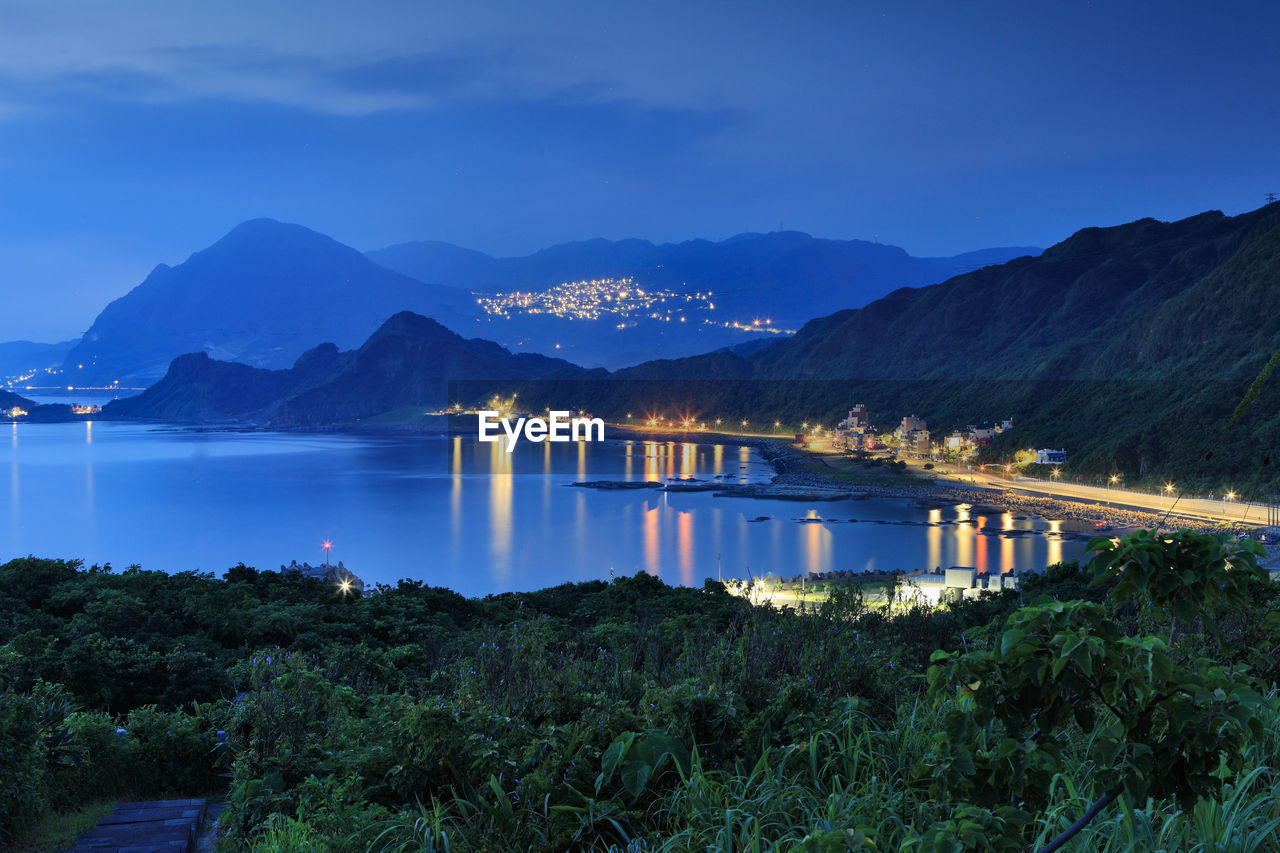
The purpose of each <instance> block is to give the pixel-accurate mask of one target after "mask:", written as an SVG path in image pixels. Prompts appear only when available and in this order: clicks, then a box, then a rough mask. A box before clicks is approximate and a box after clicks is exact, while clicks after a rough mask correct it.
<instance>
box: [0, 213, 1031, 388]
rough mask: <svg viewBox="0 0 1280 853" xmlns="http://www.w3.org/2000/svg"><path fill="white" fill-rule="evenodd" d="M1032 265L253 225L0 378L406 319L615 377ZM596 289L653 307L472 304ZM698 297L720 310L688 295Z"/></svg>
mask: <svg viewBox="0 0 1280 853" xmlns="http://www.w3.org/2000/svg"><path fill="white" fill-rule="evenodd" d="M1028 251H1030V252H1034V251H1036V250H1034V249H1024V248H1013V249H987V250H982V251H979V252H972V253H968V254H965V255H959V256H956V257H955V258H913V257H911V256H909V255H907V254H906V252H904V251H903V250H901V249H898V248H895V247H892V246H883V245H879V244H875V243H868V242H865V241H858V240H852V241H833V240H819V239H815V238H812V237H809V236H808V235H805V234H799V233H796V232H782V233H777V234H744V235H740V236H738V237H735V238H732V239H730V240H726V241H723V242H720V243H712V242H709V241H706V240H694V241H690V242H686V243H680V244H666V245H654V244H652V243H648V242H646V241H642V240H623V241H620V242H609V241H605V240H591V241H586V242H581V243H567V244H563V245H560V246H554V247H551V248H549V249H545V250H543V251H541V252H536V253H534V254H533V255H529V256H528V257H524V258H502V259H497V258H492V257H489V256H487V255H484V254H482V253H479V252H473V251H470V250H467V249H461V248H459V247H456V246H450V245H448V244H443V243H415V244H405V245H401V246H395V247H391V248H388V249H385V250H381V251H378V252H372V253H369V255H363V254H361V253H360V252H358V251H356V250H355V249H352V248H350V247H348V246H344V245H342V244H341V243H338V242H337V241H335V240H332V239H331V238H329V237H326V236H324V235H322V234H319V233H317V232H315V231H312V230H310V229H307V228H305V227H303V226H300V225H290V224H284V223H280V222H275V221H273V220H270V219H256V220H251V221H249V222H245V223H243V224H241V225H239V226H237V227H236V228H234V229H233V230H232V231H231V232H230V233H228V234H227V235H226V236H225V237H223V238H222V239H221V240H219V241H217V242H216V243H214V244H213V245H212V246H210V247H209V248H207V249H205V250H203V251H200V252H197V253H195V254H193V255H192V256H191V257H190V258H188V259H187V260H186V261H185V262H183V263H182V264H179V265H177V266H175V267H169V266H166V265H164V264H161V265H160V266H158V267H156V269H155V270H154V271H153V272H152V273H151V274H150V275H149V276H148V277H147V278H146V280H145V281H143V282H142V283H141V284H140V285H138V286H137V287H135V288H133V289H132V290H131V291H129V292H128V293H127V294H125V295H124V296H121V297H120V298H119V299H116V300H115V301H113V302H112V303H111V304H109V305H108V306H107V307H106V308H105V309H104V310H103V311H102V313H101V314H100V315H99V316H98V317H97V319H96V320H95V321H94V323H93V325H92V326H91V327H90V329H89V330H88V332H87V333H86V334H85V335H84V337H83V338H82V339H81V340H79V341H78V342H74V345H73V346H70V348H69V352H68V351H67V345H66V344H63V345H44V344H34V345H33V344H25V343H23V344H8V345H0V368H6V367H7V369H6V370H4V371H3V373H2V374H0V375H14V374H18V373H21V372H25V371H27V370H28V369H30V368H33V367H48V366H52V365H56V364H59V363H61V365H62V367H63V369H64V375H63V376H62V377H61V378H60V380H59V382H58V383H57V384H66V385H72V384H74V385H77V386H85V385H107V384H110V383H112V382H117V381H118V382H119V383H120V384H121V385H124V386H131V385H132V386H145V385H148V384H150V383H151V382H153V381H155V380H156V379H157V378H159V377H160V376H162V375H163V374H164V372H165V370H166V368H167V367H168V364H169V362H170V360H172V359H173V358H174V357H176V356H178V355H182V354H184V353H189V352H205V353H207V354H208V355H209V356H210V357H212V358H215V359H219V360H230V361H238V362H241V363H244V364H247V365H250V366H254V367H262V368H268V369H279V368H284V367H288V366H290V365H292V364H293V362H294V360H296V359H297V357H298V356H299V355H300V354H301V353H303V352H305V351H306V350H308V349H310V348H312V347H314V346H316V345H317V344H319V343H322V342H331V343H334V344H335V345H337V346H338V347H340V348H352V347H356V346H358V345H359V344H360V343H361V342H362V341H364V340H365V338H367V337H368V336H369V335H370V334H371V333H372V332H373V331H374V330H375V329H376V328H377V327H378V326H379V324H380V323H382V322H383V321H384V320H386V318H387V317H389V316H391V315H392V314H395V313H397V312H399V311H404V310H410V311H415V312H417V313H420V314H424V315H427V316H430V317H433V318H434V319H436V320H437V321H438V322H440V323H442V324H444V325H445V326H447V327H449V328H451V329H453V330H455V331H457V332H459V333H461V334H463V335H464V336H467V337H472V336H481V337H485V338H488V339H491V340H495V341H497V342H499V343H501V344H503V345H505V346H508V347H510V348H511V349H513V350H516V351H522V352H543V353H548V354H554V355H557V356H564V357H567V358H570V359H571V360H575V361H579V362H581V363H583V364H587V365H608V366H611V367H620V366H625V365H628V364H634V363H637V362H639V361H643V360H646V359H650V358H653V357H655V356H668V357H681V356H686V355H691V354H695V353H700V352H707V351H711V350H714V349H717V348H720V347H725V346H732V345H736V344H742V343H752V342H759V341H760V340H763V339H767V338H769V337H772V336H771V335H765V334H761V333H753V332H746V331H742V330H735V329H733V328H726V326H725V324H726V323H727V322H732V321H735V320H737V321H742V322H747V323H749V322H751V321H752V320H753V319H755V318H757V317H759V316H760V315H764V319H767V320H772V321H773V326H774V327H785V326H786V325H788V324H790V325H791V326H792V327H798V326H799V325H800V323H801V322H803V321H804V320H806V319H809V318H810V317H813V316H818V315H820V314H824V313H827V312H829V311H830V310H832V309H833V308H836V307H847V306H856V305H861V304H863V303H865V302H866V301H869V300H870V299H872V298H874V297H876V296H879V295H882V294H883V293H885V292H888V291H889V290H891V289H893V288H894V287H897V286H900V285H905V284H924V283H930V282H933V281H938V280H941V279H943V278H945V277H947V276H948V275H950V274H953V273H954V272H957V271H961V270H966V269H971V268H973V267H974V266H978V265H982V264H985V263H992V262H997V261H1002V260H1006V259H1008V258H1010V257H1014V256H1016V255H1020V254H1025V253H1026V252H1028ZM375 261H376V263H375ZM397 270H399V271H397ZM604 277H612V278H622V277H631V278H633V279H634V281H633V283H632V284H631V285H630V288H631V290H632V291H633V292H635V291H637V290H639V289H643V290H646V291H648V292H649V293H650V294H651V295H654V294H659V295H662V297H663V298H661V299H654V298H653V297H652V296H651V297H650V299H651V301H653V302H654V304H653V305H652V306H651V307H649V308H646V309H644V310H643V311H635V312H632V313H631V314H628V315H626V316H622V315H620V314H616V313H611V312H613V311H614V310H615V309H616V308H617V306H618V302H617V301H616V300H615V301H613V302H608V301H607V300H608V299H609V297H608V296H607V295H606V297H605V299H606V301H604V302H601V303H599V305H600V306H602V307H603V309H604V310H603V313H599V312H598V313H599V316H591V317H589V318H586V315H590V314H592V312H593V311H595V310H596V306H587V308H586V309H582V306H581V304H579V305H578V306H577V308H572V306H571V310H570V309H566V311H565V312H563V313H564V315H563V316H558V315H556V314H552V313H547V312H542V313H528V312H523V311H521V310H519V309H516V310H511V311H507V312H506V313H504V314H500V315H499V314H493V313H489V312H486V311H485V310H484V309H483V308H482V307H481V306H480V305H479V304H478V303H477V300H476V295H475V293H476V292H480V293H491V292H494V291H502V292H507V293H510V292H512V291H522V292H534V291H541V290H545V289H547V288H551V287H554V286H556V285H559V284H560V283H562V282H573V281H580V280H583V279H591V278H604ZM698 291H703V292H706V291H715V295H714V297H706V298H702V299H701V300H698V299H693V298H692V297H688V298H686V296H685V295H686V294H690V293H695V292H698ZM557 298H558V297H557ZM580 301H581V300H579V302H580ZM570 314H572V315H574V316H573V318H572V319H571V318H570V316H568V315H570ZM651 315H654V316H651ZM7 356H12V357H11V358H8V357H7Z"/></svg>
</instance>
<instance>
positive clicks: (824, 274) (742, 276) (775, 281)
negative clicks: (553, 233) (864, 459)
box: [368, 231, 1040, 327]
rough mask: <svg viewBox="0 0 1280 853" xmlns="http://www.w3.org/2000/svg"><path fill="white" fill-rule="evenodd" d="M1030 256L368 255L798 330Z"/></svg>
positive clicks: (423, 246)
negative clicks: (594, 285) (700, 296)
mask: <svg viewBox="0 0 1280 853" xmlns="http://www.w3.org/2000/svg"><path fill="white" fill-rule="evenodd" d="M1039 253H1040V249H1038V248H1034V247H1029V246H1015V247H1005V248H995V249H982V250H980V251H976V252H966V253H965V254H962V255H955V256H953V257H945V258H916V257H912V256H911V255H908V254H907V253H906V251H904V250H903V249H900V248H898V247H897V246H886V245H883V244H881V243H870V242H867V241H866V240H824V239H820V238H817V237H811V236H810V235H808V234H804V233H802V232H799V231H777V232H773V233H770V234H756V233H745V234H739V235H737V236H736V237H730V238H729V239H727V240H722V241H720V242H712V241H710V240H688V241H686V242H683V243H663V244H655V243H650V242H649V241H648V240H619V241H610V240H602V239H597V240H586V241H579V242H573V243H562V244H559V245H556V246H551V247H550V248H547V249H543V250H541V251H538V252H534V253H533V254H532V255H527V256H524V257H514V258H494V257H490V256H489V255H486V254H483V253H481V252H474V251H471V250H468V249H459V248H458V247H457V246H451V245H449V244H448V243H440V242H434V241H427V242H421V243H401V244H399V245H396V246H390V247H388V248H386V249H380V250H378V251H374V252H369V253H368V254H369V257H370V258H372V259H373V260H374V261H376V262H377V263H379V264H381V265H383V266H385V267H387V268H389V269H393V270H397V271H398V272H402V273H404V274H405V275H408V276H412V277H413V278H416V279H418V280H419V281H429V282H433V283H436V284H444V285H450V286H453V287H461V288H465V289H467V290H475V291H484V292H493V291H510V290H531V289H539V288H545V287H550V286H553V285H556V284H559V283H561V282H570V281H577V280H580V279H596V278H621V277H632V278H634V279H636V281H637V282H639V283H640V284H641V286H644V287H647V288H650V289H658V288H665V289H670V290H673V291H676V292H679V293H693V292H706V291H710V292H712V293H714V294H715V297H716V302H717V303H720V304H722V306H723V310H724V311H727V312H730V313H732V314H733V315H734V319H738V320H745V321H750V320H752V319H754V318H757V317H761V318H762V317H768V318H771V319H772V320H773V321H774V324H775V325H780V326H790V327H799V326H800V324H802V323H804V322H805V321H806V320H809V319H811V318H813V317H815V316H818V315H820V314H823V313H827V312H830V311H831V310H832V309H833V308H845V307H860V306H862V305H865V304H866V303H868V302H870V301H871V300H873V299H876V298H878V297H880V296H883V295H884V294H886V293H888V292H889V291H891V290H894V289H895V288H898V287H903V286H918V285H922V284H933V283H935V282H940V281H943V280H945V279H948V278H951V277H952V276H955V275H959V274H960V273H964V272H970V271H972V270H975V269H979V268H981V267H985V266H990V265H992V264H1000V263H1004V262H1005V261H1008V260H1010V259H1011V258H1016V257H1020V256H1023V255H1038V254H1039Z"/></svg>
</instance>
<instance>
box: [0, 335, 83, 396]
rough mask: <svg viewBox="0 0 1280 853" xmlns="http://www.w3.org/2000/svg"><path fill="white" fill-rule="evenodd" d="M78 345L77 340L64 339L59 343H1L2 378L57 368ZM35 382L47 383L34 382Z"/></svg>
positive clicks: (37, 383) (0, 364)
mask: <svg viewBox="0 0 1280 853" xmlns="http://www.w3.org/2000/svg"><path fill="white" fill-rule="evenodd" d="M75 345H76V342H75V341H63V342H62V343H57V344H41V343H35V342H33V341H9V342H7V343H0V379H2V378H4V377H12V378H15V379H16V378H17V377H19V376H26V375H28V374H32V373H37V372H41V371H44V370H45V369H46V368H52V369H56V368H58V367H59V366H61V364H62V361H63V359H64V358H66V357H67V353H68V352H70V351H71V348H72V347H73V346H75ZM34 379H35V377H32V382H33V384H36V385H40V384H45V383H41V382H34Z"/></svg>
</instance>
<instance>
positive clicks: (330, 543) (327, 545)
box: [323, 542, 333, 551]
mask: <svg viewBox="0 0 1280 853" xmlns="http://www.w3.org/2000/svg"><path fill="white" fill-rule="evenodd" d="M323 547H324V549H325V550H326V551H328V550H329V549H330V548H332V547H333V543H332V542H326V543H324V546H323Z"/></svg>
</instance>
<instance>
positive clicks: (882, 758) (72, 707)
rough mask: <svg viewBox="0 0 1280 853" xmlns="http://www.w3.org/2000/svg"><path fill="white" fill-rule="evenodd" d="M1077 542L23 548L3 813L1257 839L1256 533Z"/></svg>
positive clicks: (532, 833) (582, 833) (460, 839)
mask: <svg viewBox="0 0 1280 853" xmlns="http://www.w3.org/2000/svg"><path fill="white" fill-rule="evenodd" d="M1092 548H1093V549H1094V550H1096V552H1097V556H1096V558H1095V559H1094V560H1093V561H1092V562H1091V563H1090V564H1089V565H1087V566H1084V567H1080V566H1078V565H1076V564H1075V563H1069V564H1060V565H1058V566H1055V567H1052V568H1051V569H1050V570H1049V571H1048V572H1046V573H1045V575H1043V576H1040V577H1036V578H1031V579H1029V580H1027V581H1026V582H1025V583H1024V585H1023V588H1022V589H1021V590H1019V591H1004V592H1002V593H998V594H993V593H987V594H984V595H983V597H981V598H979V599H970V600H965V601H963V602H960V603H956V604H952V605H947V606H945V607H942V608H937V609H922V608H918V607H913V608H894V609H892V610H888V609H884V608H871V607H867V606H865V605H864V602H863V600H862V598H861V595H860V592H859V590H858V588H857V587H856V586H854V585H849V586H841V587H835V588H833V589H832V590H831V594H830V596H829V598H827V600H826V601H824V602H823V603H821V604H820V605H817V606H808V607H806V608H803V609H799V610H792V609H786V610H782V609H775V608H772V607H768V606H759V607H756V606H752V605H750V604H749V603H748V602H746V601H745V600H743V599H742V598H740V597H737V596H734V595H730V594H728V593H727V592H726V590H725V588H724V587H723V586H722V585H720V584H718V583H715V582H712V581H708V582H707V584H706V586H705V587H704V588H702V589H689V588H672V587H667V586H665V585H664V584H663V583H662V582H661V581H659V580H657V579H654V578H652V577H649V576H647V575H644V574H640V575H636V576H635V577H631V578H623V579H620V580H617V581H615V582H613V583H605V582H590V583H585V584H568V585H564V586H560V587H555V588H552V589H546V590H541V591H538V592H530V593H520V594H505V595H498V596H490V597H487V598H484V599H465V598H462V597H461V596H458V595H456V594H454V593H452V592H450V591H448V590H443V589H437V588H432V587H429V586H425V585H423V584H421V583H417V582H410V581H402V582H400V583H399V584H397V585H396V586H394V587H387V586H381V587H379V588H378V589H377V590H376V591H372V592H370V593H368V594H366V595H364V596H362V597H356V596H344V595H341V594H340V593H338V592H337V591H335V589H334V588H333V587H332V586H331V585H328V584H325V583H322V582H320V581H315V580H311V579H307V578H303V577H302V576H300V575H297V574H290V575H281V574H278V573H275V572H258V571H256V570H254V569H252V568H249V567H246V566H237V567H235V568H233V569H230V570H229V571H228V572H227V573H226V575H225V579H224V580H218V579H215V578H213V577H211V576H209V575H200V574H192V573H183V574H176V575H166V574H163V573H159V572H144V571H140V570H138V569H130V570H126V571H124V572H120V573H116V572H110V571H105V570H101V569H89V570H84V569H83V568H82V567H80V566H79V565H77V564H75V563H66V562H62V561H56V560H39V559H34V558H28V559H24V560H15V561H12V562H10V563H8V564H5V565H3V566H0V685H2V686H0V765H2V766H0V785H2V786H3V790H0V836H2V838H0V843H3V839H12V838H15V837H23V836H24V834H28V835H29V833H30V831H31V828H32V826H33V825H35V824H37V823H40V822H41V821H49V820H50V817H49V816H50V815H53V814H57V813H65V814H71V815H74V814H76V813H77V812H79V811H80V810H82V809H83V808H84V807H85V806H86V805H88V804H92V803H96V802H99V801H101V800H102V799H104V798H109V797H111V796H113V795H117V794H118V795H120V796H125V795H128V796H135V795H142V794H144V793H147V794H154V795H170V794H179V793H195V792H201V793H209V792H225V796H226V799H227V810H226V815H225V820H226V823H227V830H228V839H227V841H226V842H225V843H226V845H227V846H228V849H250V850H259V851H307V850H317V851H320V850H325V851H327V850H367V849H373V850H395V851H428V850H430V851H436V850H440V851H443V850H503V851H506V850H539V851H541V850H617V851H640V850H669V851H676V850H680V851H685V850H707V849H714V850H730V849H732V850H767V849H779V850H797V851H810V850H812V851H836V850H895V849H904V850H915V851H943V850H947V851H961V850H1028V849H1033V850H1035V849H1041V848H1042V847H1046V846H1051V842H1052V841H1053V839H1055V838H1056V837H1058V836H1059V835H1060V834H1062V833H1063V832H1064V831H1065V830H1067V829H1068V827H1070V826H1071V825H1072V824H1073V823H1075V822H1077V820H1078V819H1080V818H1081V817H1082V816H1085V815H1086V814H1089V813H1090V812H1094V813H1096V816H1094V817H1093V818H1092V820H1090V821H1088V822H1087V823H1085V824H1083V827H1082V828H1081V829H1080V830H1079V833H1078V834H1077V835H1075V836H1074V837H1073V838H1070V839H1069V840H1066V841H1065V842H1064V843H1065V847H1064V848H1063V849H1071V850H1081V851H1083V850H1130V849H1179V850H1190V849H1212V850H1272V851H1276V850H1280V842H1278V841H1277V838H1278V837H1280V835H1278V834H1277V831H1276V830H1277V828H1278V827H1280V691H1277V689H1276V679H1277V677H1280V663H1277V661H1278V660H1280V658H1278V657H1277V655H1276V652H1277V650H1280V615H1277V614H1278V613H1280V601H1278V600H1277V590H1276V588H1275V587H1274V585H1273V584H1272V583H1271V582H1270V580H1269V579H1268V578H1267V576H1266V573H1265V572H1263V571H1261V570H1260V569H1259V568H1258V566H1257V562H1256V559H1257V555H1258V554H1259V553H1260V549H1259V548H1258V546H1256V545H1254V544H1253V543H1249V542H1243V543H1236V542H1231V541H1227V540H1225V539H1220V538H1215V537H1210V536H1205V535H1201V534H1196V533H1191V532H1188V531H1182V532H1179V533H1174V534H1156V533H1149V532H1142V533H1139V534H1135V535H1134V536H1132V537H1129V538H1127V539H1125V540H1122V541H1121V543H1120V544H1119V545H1113V544H1112V543H1110V542H1109V541H1108V540H1096V541H1095V542H1094V543H1092ZM117 727H119V728H123V729H124V730H125V731H124V732H122V733H118V732H117ZM218 732H224V733H225V747H220V745H219V735H218ZM57 820H61V819H60V818H55V819H53V821H54V822H57ZM1051 849H1052V848H1051Z"/></svg>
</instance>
